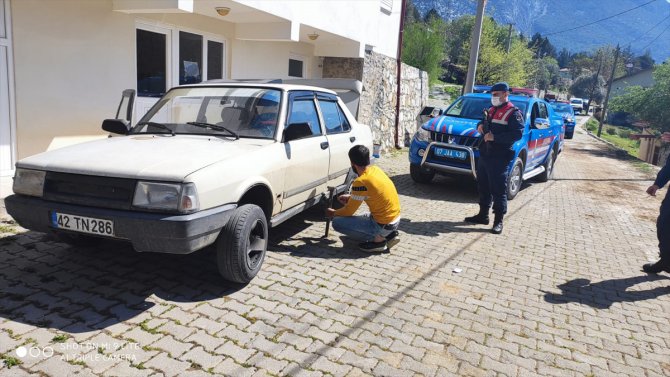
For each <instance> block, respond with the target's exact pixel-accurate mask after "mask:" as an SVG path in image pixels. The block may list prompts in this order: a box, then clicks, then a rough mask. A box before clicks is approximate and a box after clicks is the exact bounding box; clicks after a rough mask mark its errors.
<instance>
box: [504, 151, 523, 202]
mask: <svg viewBox="0 0 670 377" xmlns="http://www.w3.org/2000/svg"><path fill="white" fill-rule="evenodd" d="M522 183H523V161H521V159H520V158H519V157H517V158H516V160H514V165H513V166H512V171H511V172H510V173H509V176H508V177H507V199H508V200H512V199H514V197H515V196H516V194H518V193H519V190H521V184H522Z"/></svg>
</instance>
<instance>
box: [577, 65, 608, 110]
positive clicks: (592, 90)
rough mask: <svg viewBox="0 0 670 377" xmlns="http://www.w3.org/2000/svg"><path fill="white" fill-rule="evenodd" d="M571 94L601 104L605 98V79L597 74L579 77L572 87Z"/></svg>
mask: <svg viewBox="0 0 670 377" xmlns="http://www.w3.org/2000/svg"><path fill="white" fill-rule="evenodd" d="M570 94H572V95H573V96H575V97H579V98H589V99H590V100H591V101H595V102H598V103H601V102H602V101H603V99H604V98H605V79H604V78H603V77H602V76H601V75H598V76H597V77H596V74H595V73H593V74H590V75H589V74H586V75H582V76H579V77H577V79H576V80H575V82H573V83H572V85H571V86H570ZM589 104H590V102H589Z"/></svg>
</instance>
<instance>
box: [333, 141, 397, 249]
mask: <svg viewBox="0 0 670 377" xmlns="http://www.w3.org/2000/svg"><path fill="white" fill-rule="evenodd" d="M349 161H350V162H351V168H352V169H353V170H354V171H355V172H356V173H357V174H358V178H356V179H355V180H354V182H353V184H352V186H351V195H347V194H345V195H340V197H339V198H338V200H339V201H340V203H342V204H343V205H344V207H342V208H340V209H338V210H334V209H332V208H328V209H326V216H327V217H329V218H333V229H335V230H336V231H338V232H340V233H342V234H344V235H346V236H349V237H351V238H353V239H355V240H358V241H363V242H362V243H361V244H359V247H360V249H361V250H363V251H367V252H382V251H387V250H388V249H389V248H390V247H392V246H394V245H396V244H397V243H398V242H400V239H399V236H398V224H399V223H400V199H399V198H398V192H397V191H396V188H395V185H394V184H393V182H392V181H391V179H389V177H388V176H387V175H386V173H384V172H383V171H382V170H381V169H380V168H379V167H377V166H371V165H370V150H369V149H368V148H366V147H365V146H363V145H356V146H354V147H352V148H351V149H350V150H349ZM362 202H365V203H366V204H367V205H368V208H369V210H370V213H366V214H364V215H361V216H353V214H354V213H355V212H356V210H357V209H358V207H360V205H361V203H362Z"/></svg>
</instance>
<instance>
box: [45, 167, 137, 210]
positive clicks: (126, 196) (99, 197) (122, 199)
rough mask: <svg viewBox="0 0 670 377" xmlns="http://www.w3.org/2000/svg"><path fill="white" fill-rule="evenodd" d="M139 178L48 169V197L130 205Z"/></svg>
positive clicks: (115, 206) (122, 206) (96, 204)
mask: <svg viewBox="0 0 670 377" xmlns="http://www.w3.org/2000/svg"><path fill="white" fill-rule="evenodd" d="M136 184H137V181H136V180H135V179H127V178H110V177H98V176H92V175H81V174H70V173H56V172H47V175H46V178H45V181H44V196H43V197H44V199H45V200H51V201H55V202H61V203H70V204H78V205H83V206H91V207H100V208H113V209H130V207H131V205H132V202H133V195H134V194H135V186H136Z"/></svg>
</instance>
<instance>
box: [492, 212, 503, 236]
mask: <svg viewBox="0 0 670 377" xmlns="http://www.w3.org/2000/svg"><path fill="white" fill-rule="evenodd" d="M502 231H503V216H502V215H496V216H495V218H494V219H493V229H491V233H493V234H500V233H502Z"/></svg>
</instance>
